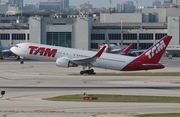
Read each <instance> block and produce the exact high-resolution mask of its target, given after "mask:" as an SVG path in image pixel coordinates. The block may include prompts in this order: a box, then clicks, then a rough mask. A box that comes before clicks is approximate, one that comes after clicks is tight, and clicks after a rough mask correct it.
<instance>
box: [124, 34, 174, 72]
mask: <svg viewBox="0 0 180 117" xmlns="http://www.w3.org/2000/svg"><path fill="white" fill-rule="evenodd" d="M171 38H172V36H165V37H163V38H162V39H161V40H159V41H158V42H157V43H156V44H154V45H153V46H152V47H150V48H149V49H148V50H147V51H145V52H144V53H143V54H142V55H140V56H139V57H138V58H136V59H135V60H133V61H132V62H131V63H130V64H128V65H127V66H126V67H124V68H123V69H122V71H135V70H149V69H162V68H164V65H162V64H160V63H159V61H160V59H161V57H162V55H163V54H164V52H165V50H166V48H167V46H168V44H169V42H170V41H171Z"/></svg>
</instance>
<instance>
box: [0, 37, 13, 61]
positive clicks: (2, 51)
mask: <svg viewBox="0 0 180 117" xmlns="http://www.w3.org/2000/svg"><path fill="white" fill-rule="evenodd" d="M11 47H12V46H2V44H1V41H0V59H4V57H5V56H11V55H12V54H13V53H12V52H11V50H10V49H11Z"/></svg>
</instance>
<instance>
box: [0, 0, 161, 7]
mask: <svg viewBox="0 0 180 117" xmlns="http://www.w3.org/2000/svg"><path fill="white" fill-rule="evenodd" d="M1 1H7V0H1ZM39 1H47V0H24V3H27V2H39ZM87 1H89V2H90V4H92V5H93V7H95V8H100V7H106V8H108V7H110V4H109V0H69V2H70V3H69V4H70V5H76V6H77V7H79V5H80V4H83V3H87ZM125 1H127V0H112V4H111V7H116V6H117V4H118V3H123V2H125ZM132 1H134V3H135V1H136V0H132ZM152 1H153V0H138V6H152ZM160 1H161V3H162V2H163V1H164V0H160ZM135 5H136V4H135Z"/></svg>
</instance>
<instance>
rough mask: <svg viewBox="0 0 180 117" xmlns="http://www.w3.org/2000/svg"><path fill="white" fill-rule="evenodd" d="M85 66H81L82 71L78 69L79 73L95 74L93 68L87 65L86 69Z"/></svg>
mask: <svg viewBox="0 0 180 117" xmlns="http://www.w3.org/2000/svg"><path fill="white" fill-rule="evenodd" d="M85 68H86V66H83V71H80V74H81V75H83V74H89V75H90V74H91V75H92V74H96V73H95V72H94V70H93V69H90V68H91V67H89V69H88V70H85Z"/></svg>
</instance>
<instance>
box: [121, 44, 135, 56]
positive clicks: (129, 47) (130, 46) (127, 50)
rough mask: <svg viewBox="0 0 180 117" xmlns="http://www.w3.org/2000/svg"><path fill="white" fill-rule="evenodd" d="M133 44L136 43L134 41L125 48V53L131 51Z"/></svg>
mask: <svg viewBox="0 0 180 117" xmlns="http://www.w3.org/2000/svg"><path fill="white" fill-rule="evenodd" d="M133 45H134V42H132V43H131V44H130V45H129V46H128V47H127V48H125V49H124V50H123V52H124V54H127V53H128V52H129V51H130V49H131V48H132V47H133Z"/></svg>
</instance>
